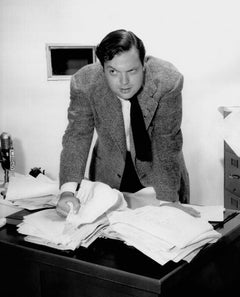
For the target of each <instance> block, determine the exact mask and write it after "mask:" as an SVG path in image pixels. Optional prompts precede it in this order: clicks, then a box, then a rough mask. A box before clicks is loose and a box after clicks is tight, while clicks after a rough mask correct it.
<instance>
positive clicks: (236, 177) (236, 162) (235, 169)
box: [224, 152, 240, 196]
mask: <svg viewBox="0 0 240 297" xmlns="http://www.w3.org/2000/svg"><path fill="white" fill-rule="evenodd" d="M224 175H225V177H224V178H225V189H227V190H228V191H230V192H232V193H233V194H235V195H239V196H240V158H238V157H237V156H236V155H235V154H232V153H229V152H225V173H224Z"/></svg>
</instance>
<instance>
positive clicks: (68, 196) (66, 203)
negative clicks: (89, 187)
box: [56, 192, 80, 217]
mask: <svg viewBox="0 0 240 297" xmlns="http://www.w3.org/2000/svg"><path fill="white" fill-rule="evenodd" d="M70 205H72V208H73V212H74V213H77V212H78V211H79V208H80V201H79V199H78V198H76V197H75V196H74V194H73V193H72V192H63V193H62V194H61V195H60V198H59V200H58V203H57V206H56V212H57V213H58V215H60V216H61V217H67V215H68V213H69V211H70V209H71V207H70Z"/></svg>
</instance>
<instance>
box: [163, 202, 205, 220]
mask: <svg viewBox="0 0 240 297" xmlns="http://www.w3.org/2000/svg"><path fill="white" fill-rule="evenodd" d="M163 205H166V206H170V207H176V208H178V209H181V210H182V211H184V212H186V213H188V214H190V215H191V216H193V217H197V218H199V217H201V214H200V212H199V211H197V210H196V209H194V208H192V207H191V206H183V205H182V204H181V203H178V202H168V203H162V204H161V206H163Z"/></svg>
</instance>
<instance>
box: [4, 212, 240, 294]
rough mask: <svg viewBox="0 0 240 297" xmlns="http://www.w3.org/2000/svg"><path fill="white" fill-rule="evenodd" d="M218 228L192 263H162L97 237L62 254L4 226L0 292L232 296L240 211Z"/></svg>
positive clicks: (239, 243)
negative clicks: (217, 235)
mask: <svg viewBox="0 0 240 297" xmlns="http://www.w3.org/2000/svg"><path fill="white" fill-rule="evenodd" d="M219 231H220V232H221V233H222V234H223V237H222V238H221V239H220V240H219V241H218V242H217V243H215V244H212V245H210V246H208V247H206V248H204V249H202V251H201V252H200V253H199V254H198V255H197V256H196V257H195V258H194V259H193V260H192V262H191V263H189V264H188V263H186V262H185V261H181V262H179V263H173V262H168V263H167V264H166V265H164V266H161V265H159V264H157V263H156V262H154V261H153V260H151V259H150V258H148V257H147V256H145V255H143V254H142V253H140V252H138V251H137V250H136V249H135V248H133V247H129V246H126V245H125V244H124V243H122V242H120V241H115V240H109V239H97V240H96V241H95V242H94V243H93V244H92V245H91V246H90V247H89V248H87V249H86V248H82V247H80V248H79V249H77V250H76V251H74V252H72V251H71V252H68V251H63V252H62V251H58V250H55V249H51V248H48V247H44V246H40V245H36V244H32V243H28V242H25V241H24V239H23V238H24V236H22V235H20V234H18V233H17V232H16V227H15V226H14V225H6V226H5V227H3V228H2V229H0V265H1V266H0V267H1V275H2V276H1V282H0V296H3V297H5V296H10V297H14V296H20V297H22V296H24V297H28V296H29V297H35V296H38V297H39V296H42V297H51V296H57V297H61V296H64V297H68V296H70V297H75V296H78V297H83V296H84V297H127V296H128V297H129V296H136V297H141V296H144V297H156V296H194V297H195V296H205V297H206V296H211V297H212V296H220V295H219V294H220V293H221V294H222V293H228V296H232V295H231V291H233V290H234V289H235V288H236V287H237V286H238V279H239V270H240V265H239V264H240V215H237V216H236V217H235V218H233V219H232V220H230V221H228V222H227V223H226V224H225V225H224V227H223V228H222V229H220V230H219ZM221 296H222V295H221Z"/></svg>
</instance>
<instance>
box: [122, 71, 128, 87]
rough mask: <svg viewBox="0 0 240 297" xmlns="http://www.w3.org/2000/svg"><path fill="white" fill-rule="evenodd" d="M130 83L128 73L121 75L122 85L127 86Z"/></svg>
mask: <svg viewBox="0 0 240 297" xmlns="http://www.w3.org/2000/svg"><path fill="white" fill-rule="evenodd" d="M128 83H129V77H128V74H127V73H122V74H121V84H122V85H127V84H128Z"/></svg>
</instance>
